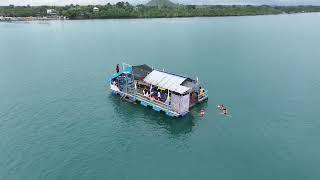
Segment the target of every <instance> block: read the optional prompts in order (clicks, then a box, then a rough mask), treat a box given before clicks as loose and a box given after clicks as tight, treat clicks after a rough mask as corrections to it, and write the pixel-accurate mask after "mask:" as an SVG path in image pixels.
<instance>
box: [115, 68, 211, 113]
mask: <svg viewBox="0 0 320 180" xmlns="http://www.w3.org/2000/svg"><path fill="white" fill-rule="evenodd" d="M116 69H117V70H116V71H117V72H116V73H115V74H113V75H112V76H111V77H110V88H111V90H112V93H113V94H115V95H119V96H120V97H121V99H123V100H126V101H128V102H133V103H134V102H138V103H140V104H141V105H142V106H145V107H147V106H151V107H152V108H153V109H154V110H155V111H158V112H159V111H163V112H165V113H166V114H167V115H169V116H172V117H180V116H185V115H186V114H187V113H188V112H189V110H190V108H192V107H193V106H194V105H196V104H198V103H200V102H203V101H205V100H208V96H207V91H205V90H204V89H203V88H202V87H201V86H200V84H199V82H198V80H194V79H191V78H188V77H183V76H180V75H175V74H172V73H168V72H164V71H159V70H155V69H153V68H151V67H149V66H148V65H145V64H144V65H138V66H132V65H128V64H123V65H122V69H121V70H120V68H119V66H117V68H116Z"/></svg>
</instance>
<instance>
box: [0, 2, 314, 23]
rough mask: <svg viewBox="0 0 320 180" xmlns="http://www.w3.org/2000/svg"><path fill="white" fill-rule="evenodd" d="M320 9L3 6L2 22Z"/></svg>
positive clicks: (270, 12)
mask: <svg viewBox="0 0 320 180" xmlns="http://www.w3.org/2000/svg"><path fill="white" fill-rule="evenodd" d="M316 12H320V6H266V5H263V6H251V5H245V6H244V5H241V6H240V5H233V6H231V5H228V6H225V5H212V6H211V5H203V6H198V5H178V6H174V7H166V6H163V7H162V6H145V5H137V6H133V5H130V4H129V3H124V2H119V3H117V4H115V5H111V4H107V5H104V6H102V5H99V6H93V5H89V6H79V5H76V6H74V5H70V6H17V7H15V6H0V21H5V22H12V21H49V20H89V19H152V18H191V17H236V16H260V15H280V14H300V13H316Z"/></svg>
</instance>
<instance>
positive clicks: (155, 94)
mask: <svg viewBox="0 0 320 180" xmlns="http://www.w3.org/2000/svg"><path fill="white" fill-rule="evenodd" d="M142 93H143V96H145V97H150V98H151V99H156V100H159V101H165V100H166V94H165V93H163V92H161V90H159V89H157V88H151V91H150V90H148V89H146V88H145V89H143V91H142Z"/></svg>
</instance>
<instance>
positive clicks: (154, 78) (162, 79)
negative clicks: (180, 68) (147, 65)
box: [144, 70, 189, 94]
mask: <svg viewBox="0 0 320 180" xmlns="http://www.w3.org/2000/svg"><path fill="white" fill-rule="evenodd" d="M186 79H187V78H184V77H180V76H176V75H173V74H168V73H165V72H160V71H157V70H153V71H152V72H151V73H150V74H148V76H147V77H145V78H144V81H145V82H147V83H149V84H152V85H155V86H159V87H162V88H165V89H169V90H170V91H174V92H177V93H180V94H183V93H185V92H187V91H188V90H189V88H188V87H185V86H181V83H182V82H183V81H185V80H186Z"/></svg>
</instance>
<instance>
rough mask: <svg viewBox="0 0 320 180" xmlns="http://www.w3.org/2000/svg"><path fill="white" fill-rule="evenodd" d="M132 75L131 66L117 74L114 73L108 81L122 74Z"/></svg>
mask: <svg viewBox="0 0 320 180" xmlns="http://www.w3.org/2000/svg"><path fill="white" fill-rule="evenodd" d="M124 72H125V73H132V67H131V66H128V67H127V68H126V69H124V70H123V71H119V72H118V73H115V74H113V75H112V76H111V77H110V80H112V79H114V78H116V77H118V76H120V75H121V74H122V73H124Z"/></svg>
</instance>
